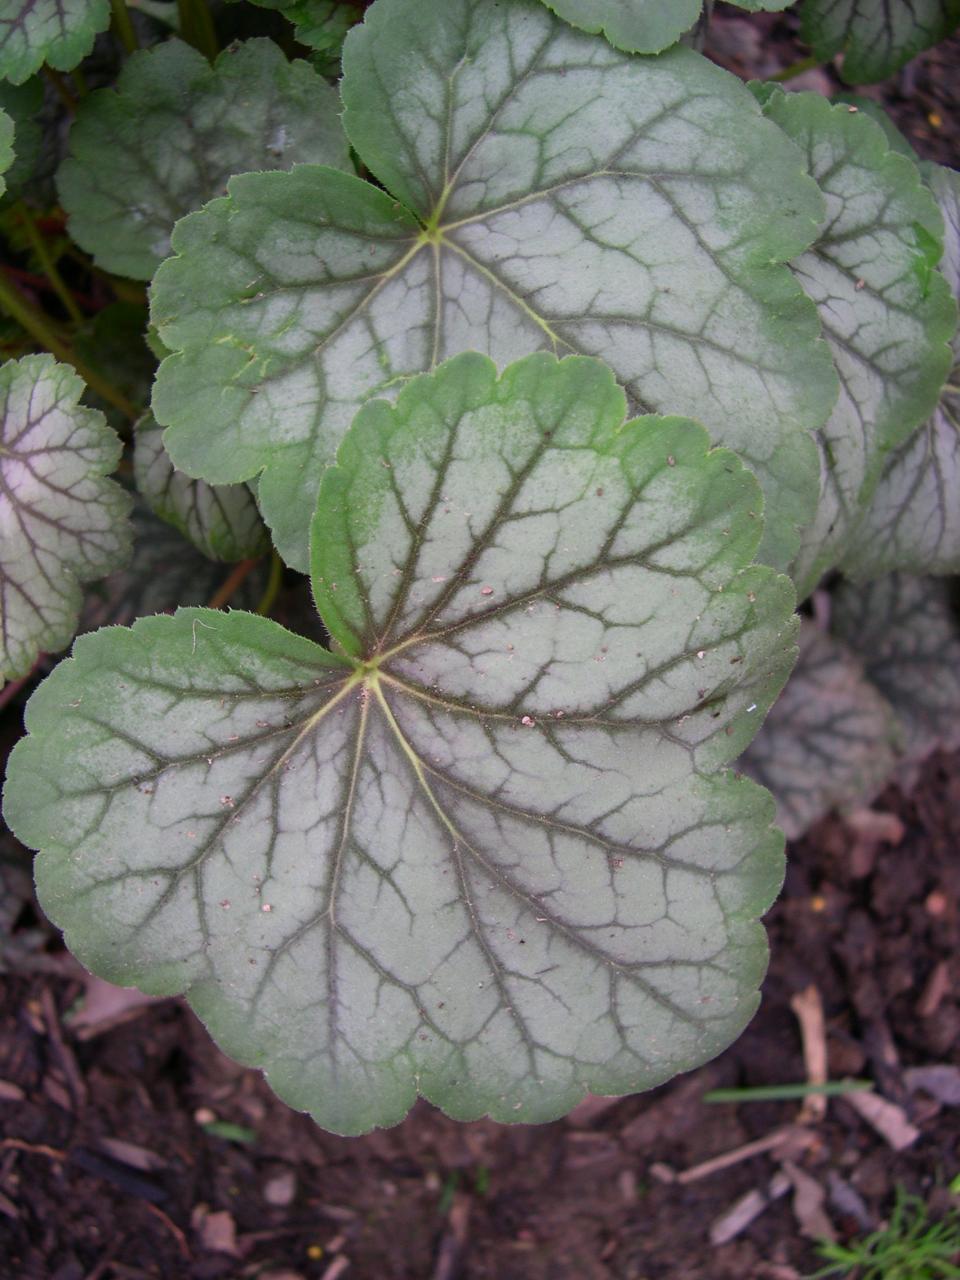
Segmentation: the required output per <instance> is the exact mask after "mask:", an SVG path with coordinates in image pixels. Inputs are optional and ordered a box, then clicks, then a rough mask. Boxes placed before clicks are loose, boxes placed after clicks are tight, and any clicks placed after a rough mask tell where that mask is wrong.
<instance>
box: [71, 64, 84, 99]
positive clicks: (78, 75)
mask: <svg viewBox="0 0 960 1280" xmlns="http://www.w3.org/2000/svg"><path fill="white" fill-rule="evenodd" d="M70 74H71V75H72V76H73V82H74V84H75V85H76V86H77V97H78V98H85V97H86V96H87V78H86V76H85V75H84V74H83V71H82V70H81V69H80V68H79V67H74V69H73V70H72V71H71V72H70Z"/></svg>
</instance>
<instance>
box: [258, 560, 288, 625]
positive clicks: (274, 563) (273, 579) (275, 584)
mask: <svg viewBox="0 0 960 1280" xmlns="http://www.w3.org/2000/svg"><path fill="white" fill-rule="evenodd" d="M282 582H283V561H282V560H281V559H280V557H279V556H278V555H277V553H276V551H274V553H273V557H272V559H271V561H270V577H269V578H268V579H267V589H266V590H265V591H264V593H263V596H262V598H261V600H260V603H259V604H258V605H257V613H259V614H260V616H261V617H262V618H265V617H267V615H268V614H269V613H270V610H271V609H272V608H273V606H274V604H275V603H276V599H277V596H278V595H279V594H280V584H281V583H282Z"/></svg>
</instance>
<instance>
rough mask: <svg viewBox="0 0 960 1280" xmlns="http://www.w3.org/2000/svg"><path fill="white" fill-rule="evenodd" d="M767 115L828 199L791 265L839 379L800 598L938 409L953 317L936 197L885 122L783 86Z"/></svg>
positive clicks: (805, 546)
mask: <svg viewBox="0 0 960 1280" xmlns="http://www.w3.org/2000/svg"><path fill="white" fill-rule="evenodd" d="M764 111H765V114H767V115H768V116H769V118H770V119H772V120H775V121H776V123H777V124H779V125H780V127H781V128H782V129H783V130H784V131H785V132H786V133H787V134H788V136H789V137H791V138H792V139H793V140H794V141H795V142H797V143H798V144H799V146H800V147H801V149H802V150H803V152H804V154H805V155H806V156H807V159H808V163H809V165H810V173H811V176H812V177H814V178H815V179H816V180H817V182H818V183H819V185H820V189H821V191H822V192H823V193H824V196H825V197H826V201H827V219H826V222H825V223H824V226H823V229H822V231H821V233H820V236H819V238H818V240H817V242H816V244H815V245H814V246H813V248H812V249H810V250H809V251H808V252H807V253H804V254H802V255H801V256H800V257H799V258H798V259H797V260H796V261H795V262H794V264H793V267H794V270H795V272H796V273H797V277H798V279H799V280H800V282H801V284H802V285H803V287H804V289H805V290H806V292H807V294H808V295H809V296H810V297H812V298H813V299H814V301H815V302H816V303H817V306H818V308H819V311H820V319H821V321H822V323H823V328H824V333H825V335H826V338H827V342H828V343H829V346H830V350H831V352H832V353H833V359H834V364H835V365H836V368H837V371H838V373H839V375H840V398H839V400H838V401H837V404H836V406H835V408H834V410H833V413H832V414H831V416H830V418H829V420H828V422H827V424H826V426H825V427H824V428H823V431H822V433H821V437H820V445H821V459H822V461H821V485H820V502H819V505H818V508H817V514H816V518H815V519H814V520H813V521H812V522H811V524H810V525H808V526H807V528H806V529H805V530H804V531H803V534H802V535H801V549H800V555H799V556H798V559H797V561H796V563H795V565H794V570H793V576H794V580H795V581H796V583H797V588H798V592H799V594H800V596H801V597H803V596H805V595H806V594H807V593H808V592H809V591H811V590H812V589H813V587H814V586H816V583H817V581H818V580H819V578H820V577H821V576H822V574H823V573H824V572H826V570H828V569H830V568H832V567H833V566H834V565H835V564H836V563H837V562H838V560H840V558H841V557H842V555H843V553H844V551H845V550H846V546H847V543H848V541H849V538H850V534H851V528H852V526H853V525H854V524H855V523H856V521H857V519H858V517H859V515H860V512H861V509H862V507H863V506H864V505H865V503H866V502H867V501H868V500H869V498H870V495H871V493H872V491H873V489H874V487H875V486H876V484H877V480H878V477H879V472H880V469H881V467H882V466H883V460H884V455H885V454H886V453H887V452H888V451H889V450H890V449H891V448H894V447H896V446H897V445H899V444H901V443H902V442H903V441H904V440H906V439H907V438H908V436H910V435H911V434H912V432H913V430H914V429H915V428H916V427H917V426H919V424H920V423H921V422H923V420H924V419H925V418H926V417H927V416H928V414H929V413H930V412H931V411H932V409H933V407H934V405H935V404H936V402H937V397H938V395H939V391H940V387H941V385H942V383H943V379H944V377H945V376H946V374H947V370H948V369H949V367H950V361H951V354H950V348H949V345H948V343H949V340H950V338H951V337H952V336H953V334H954V332H955V330H956V323H957V317H956V306H955V304H954V302H953V299H952V297H951V295H950V289H949V286H948V285H947V282H946V281H945V280H944V279H943V277H942V276H941V275H940V274H939V273H938V272H937V271H935V270H934V268H935V267H936V264H937V261H938V260H939V257H940V254H941V252H942V246H943V219H942V218H941V216H940V211H939V209H938V208H937V204H936V201H935V200H934V199H933V197H932V195H931V194H930V192H929V191H928V190H927V188H926V187H925V186H924V185H923V183H922V181H921V177H920V174H919V172H918V170H917V167H916V165H915V164H913V163H912V162H911V161H910V160H908V159H907V158H906V157H905V156H902V155H895V154H893V153H892V152H891V151H890V150H889V148H888V145H887V140H886V138H885V136H884V133H883V131H882V129H881V128H880V126H879V125H878V124H876V123H875V122H874V121H873V120H870V119H868V118H867V117H866V116H865V115H862V114H860V113H859V112H856V111H851V110H850V108H849V107H848V106H844V105H838V106H834V107H831V106H830V104H829V103H828V102H827V101H826V99H824V98H822V97H821V96H820V95H819V94H815V93H791V94H785V93H783V92H782V91H780V90H778V91H777V92H775V93H774V94H773V95H772V96H770V97H769V98H768V101H767V103H766V105H765V107H764Z"/></svg>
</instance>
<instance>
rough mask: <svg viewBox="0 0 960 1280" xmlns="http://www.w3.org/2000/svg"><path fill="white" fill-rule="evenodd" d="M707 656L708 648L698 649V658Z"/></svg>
mask: <svg viewBox="0 0 960 1280" xmlns="http://www.w3.org/2000/svg"><path fill="white" fill-rule="evenodd" d="M706 656H707V651H706V649H698V650H697V657H698V658H705V657H706Z"/></svg>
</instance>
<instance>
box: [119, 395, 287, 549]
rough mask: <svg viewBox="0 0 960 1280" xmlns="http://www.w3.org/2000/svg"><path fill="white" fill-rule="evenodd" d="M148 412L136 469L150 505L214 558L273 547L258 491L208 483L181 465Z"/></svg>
mask: <svg viewBox="0 0 960 1280" xmlns="http://www.w3.org/2000/svg"><path fill="white" fill-rule="evenodd" d="M162 435H163V431H162V428H160V427H159V426H157V423H156V422H155V421H154V419H153V418H152V417H151V416H150V415H149V414H148V415H147V417H146V418H144V419H143V420H142V421H141V422H139V423H138V424H137V432H136V438H135V443H134V450H133V473H134V476H135V478H136V481H137V488H138V489H139V490H140V492H141V493H142V494H143V496H144V498H145V499H146V500H147V502H148V504H149V506H150V509H151V510H152V511H153V512H154V513H155V514H156V515H158V516H159V517H160V519H161V520H166V521H167V523H168V524H172V525H173V527H174V528H175V529H178V530H179V531H180V533H182V534H183V536H184V537H185V538H187V539H188V540H189V541H190V542H192V543H193V545H194V546H195V547H196V548H197V550H198V551H202V552H203V554H204V555H205V556H209V558H210V559H211V560H246V559H250V558H253V557H255V556H260V555H263V553H264V552H265V551H269V549H270V538H269V536H268V534H267V531H266V529H265V528H264V525H263V521H262V520H261V519H260V513H259V512H258V511H257V504H256V503H255V502H254V500H253V494H252V493H251V492H250V490H249V489H248V488H247V486H246V485H245V484H232V485H209V484H206V483H205V482H204V481H203V480H191V479H190V477H189V476H185V475H184V474H183V472H182V471H178V470H177V469H176V467H174V465H173V463H172V462H171V461H170V455H169V454H168V453H167V451H166V449H164V447H163V439H162Z"/></svg>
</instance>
